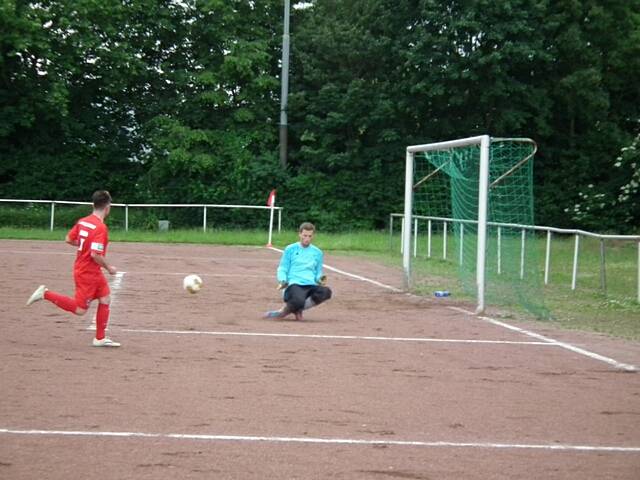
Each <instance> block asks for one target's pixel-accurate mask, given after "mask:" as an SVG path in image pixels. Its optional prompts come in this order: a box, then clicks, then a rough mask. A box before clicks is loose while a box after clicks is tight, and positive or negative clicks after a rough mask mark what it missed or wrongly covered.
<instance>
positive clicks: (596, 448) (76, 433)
mask: <svg viewBox="0 0 640 480" xmlns="http://www.w3.org/2000/svg"><path fill="white" fill-rule="evenodd" d="M0 434H5V435H41V436H45V435H47V436H66V437H112V438H113V437H116V438H152V439H172V440H173V439H178V440H208V441H218V442H225V441H226V442H270V443H308V444H332V445H344V444H347V445H388V446H403V447H405V446H406V447H449V448H491V449H528V450H556V451H558V450H559V451H583V452H584V451H587V452H618V453H640V447H614V446H608V445H571V444H556V443H554V444H535V443H533V444H525V443H494V442H446V441H432V442H427V441H413V440H366V439H352V438H317V437H274V436H255V435H203V434H184V433H144V432H95V431H83V430H15V429H8V428H0Z"/></svg>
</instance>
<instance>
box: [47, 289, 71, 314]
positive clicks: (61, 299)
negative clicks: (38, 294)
mask: <svg viewBox="0 0 640 480" xmlns="http://www.w3.org/2000/svg"><path fill="white" fill-rule="evenodd" d="M44 299H45V300H49V301H50V302H51V303H53V304H55V305H57V306H58V307H59V308H61V309H62V310H66V311H67V312H71V313H76V308H77V307H78V304H77V303H76V299H75V298H71V297H66V296H64V295H60V294H59V293H56V292H52V291H51V290H47V291H46V292H44Z"/></svg>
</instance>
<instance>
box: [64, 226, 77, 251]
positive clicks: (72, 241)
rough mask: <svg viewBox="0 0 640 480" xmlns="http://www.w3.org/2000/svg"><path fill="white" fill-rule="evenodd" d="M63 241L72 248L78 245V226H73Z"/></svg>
mask: <svg viewBox="0 0 640 480" xmlns="http://www.w3.org/2000/svg"><path fill="white" fill-rule="evenodd" d="M64 241H65V242H67V243H68V244H69V245H73V246H74V247H77V246H78V245H80V242H79V241H78V224H76V225H74V226H73V228H72V229H71V230H69V232H68V233H67V234H66V235H65V237H64Z"/></svg>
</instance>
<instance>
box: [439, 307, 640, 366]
mask: <svg viewBox="0 0 640 480" xmlns="http://www.w3.org/2000/svg"><path fill="white" fill-rule="evenodd" d="M448 308H449V309H450V310H454V311H456V312H461V313H465V314H467V315H475V314H474V313H473V312H470V311H468V310H465V309H463V308H458V307H451V306H450V307H448ZM478 318H479V319H480V320H484V321H485V322H489V323H491V324H493V325H497V326H499V327H503V328H506V329H508V330H512V331H514V332H518V333H522V334H524V335H527V336H529V337H532V338H537V339H538V340H541V341H543V342H548V343H549V344H552V345H557V346H558V347H561V348H564V349H567V350H570V351H572V352H575V353H578V354H580V355H585V356H587V357H589V358H593V359H594V360H599V361H601V362H605V363H608V364H609V365H612V366H613V367H615V368H617V369H620V370H624V371H626V372H635V371H637V367H636V366H635V365H630V364H628V363H622V362H618V361H617V360H614V359H613V358H609V357H605V356H604V355H600V354H599V353H594V352H590V351H589V350H585V349H584V348H580V347H576V346H575V345H571V344H570V343H566V342H561V341H559V340H555V339H553V338H550V337H547V336H545V335H541V334H539V333H535V332H531V331H529V330H526V329H524V328H520V327H516V326H514V325H509V324H508V323H504V322H501V321H499V320H496V319H494V318H491V317H485V316H479V317H478Z"/></svg>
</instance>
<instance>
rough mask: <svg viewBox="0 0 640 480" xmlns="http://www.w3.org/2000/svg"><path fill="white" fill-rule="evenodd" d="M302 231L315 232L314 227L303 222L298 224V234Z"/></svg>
mask: <svg viewBox="0 0 640 480" xmlns="http://www.w3.org/2000/svg"><path fill="white" fill-rule="evenodd" d="M303 230H307V231H312V232H315V231H316V227H315V225H314V224H313V223H311V222H303V223H301V224H300V228H299V229H298V233H300V232H302V231H303Z"/></svg>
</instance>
